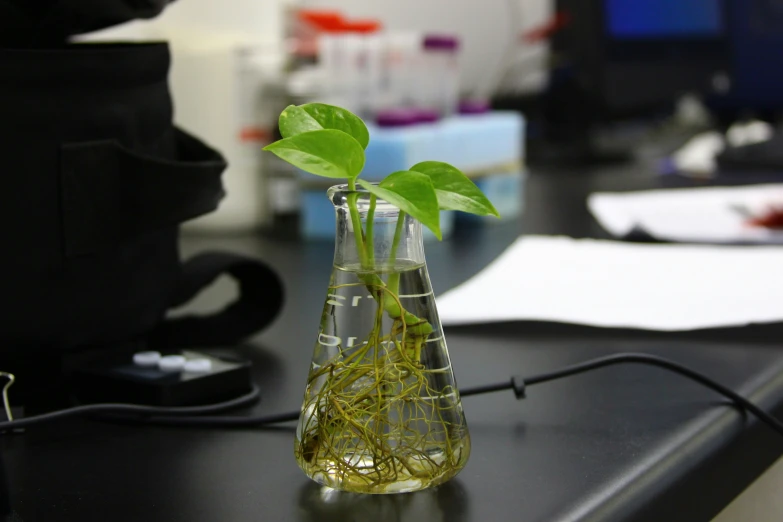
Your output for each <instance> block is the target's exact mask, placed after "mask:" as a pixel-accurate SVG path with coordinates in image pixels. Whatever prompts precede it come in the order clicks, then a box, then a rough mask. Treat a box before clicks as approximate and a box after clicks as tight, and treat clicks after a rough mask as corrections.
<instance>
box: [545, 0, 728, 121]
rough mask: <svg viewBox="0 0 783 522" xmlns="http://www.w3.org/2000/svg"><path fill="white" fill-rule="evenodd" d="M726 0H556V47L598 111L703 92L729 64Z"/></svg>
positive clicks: (642, 107) (639, 107)
mask: <svg viewBox="0 0 783 522" xmlns="http://www.w3.org/2000/svg"><path fill="white" fill-rule="evenodd" d="M727 1H728V0H557V7H558V9H559V10H560V11H562V12H566V13H567V14H568V17H569V19H570V24H569V25H568V26H567V27H566V28H565V29H564V30H563V31H562V32H561V33H560V34H559V35H557V36H556V37H555V40H554V44H553V48H554V51H555V53H556V54H557V55H559V56H560V57H561V58H562V59H563V60H564V63H566V64H567V67H568V68H569V69H570V72H571V74H573V75H574V78H575V80H576V81H577V82H578V84H579V85H580V87H581V88H582V89H584V90H585V94H586V95H587V97H588V98H589V99H590V100H592V101H593V102H594V103H595V104H596V105H597V109H598V114H600V115H602V116H604V117H612V116H618V115H624V114H634V113H643V112H644V111H648V110H651V109H653V108H655V107H661V106H663V105H665V104H673V102H674V100H676V99H677V98H678V97H679V96H680V95H682V94H685V93H688V92H697V93H709V92H711V91H713V89H714V88H715V86H716V85H718V86H719V85H721V82H722V81H724V79H725V76H726V74H727V70H728V65H729V42H728V37H727V35H728V30H727V22H728V20H727V18H728V16H727V6H726V2H727Z"/></svg>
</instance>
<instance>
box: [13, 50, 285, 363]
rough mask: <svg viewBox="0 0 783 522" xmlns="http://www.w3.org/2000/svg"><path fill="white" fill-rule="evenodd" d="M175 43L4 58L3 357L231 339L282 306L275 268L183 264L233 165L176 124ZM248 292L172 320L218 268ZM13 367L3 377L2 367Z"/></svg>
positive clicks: (225, 261)
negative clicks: (187, 241)
mask: <svg viewBox="0 0 783 522" xmlns="http://www.w3.org/2000/svg"><path fill="white" fill-rule="evenodd" d="M169 61H170V58H169V52H168V47H167V46H166V45H165V44H141V45H109V44H91V45H84V44H82V45H72V46H63V47H61V48H55V49H36V50H30V49H26V50H25V49H0V158H2V159H1V160H0V161H1V163H0V165H2V168H1V170H0V179H1V180H2V185H1V186H2V204H0V229H1V230H2V233H1V234H0V237H1V238H2V245H3V250H2V254H3V255H2V256H0V303H2V308H1V309H0V362H1V359H2V358H3V356H5V355H8V354H9V353H11V352H14V351H19V352H21V353H25V354H27V356H29V355H30V354H31V353H35V352H39V351H46V352H52V351H66V350H71V349H74V348H77V347H81V346H109V345H113V344H117V343H126V342H129V341H134V340H141V341H142V342H149V343H150V344H152V345H155V346H168V347H180V346H193V345H202V346H203V345H208V344H222V343H234V342H237V341H239V340H241V339H242V338H244V337H246V336H248V335H250V334H252V333H253V332H255V331H258V330H259V329H261V328H263V327H264V326H265V325H266V324H268V323H269V322H270V321H271V320H272V319H273V318H274V316H275V315H276V313H277V311H278V310H279V308H280V306H281V304H282V287H281V284H280V281H279V279H278V278H277V276H276V275H275V274H274V273H273V272H272V271H271V270H270V269H269V268H267V267H266V266H265V265H264V264H262V263H260V262H258V261H256V260H252V259H247V258H243V257H240V256H237V255H234V254H225V253H213V254H205V255H202V256H199V257H198V258H196V259H193V260H191V261H189V262H188V263H186V264H184V265H183V264H181V263H180V259H179V254H178V246H177V242H178V225H179V224H180V223H182V222H183V221H185V220H187V219H190V218H193V217H196V216H199V215H202V214H205V213H207V212H210V211H212V210H214V209H215V208H217V205H218V202H219V200H220V199H221V198H222V197H223V189H222V184H221V180H220V177H221V174H222V172H223V170H224V168H225V166H226V164H225V162H224V160H223V158H222V157H221V156H220V154H218V153H217V152H216V151H214V150H212V149H210V148H209V147H207V146H206V145H204V144H203V143H201V142H200V141H199V140H198V139H196V138H194V137H193V136H190V135H188V134H187V133H185V132H184V131H182V130H181V129H178V128H176V127H175V126H173V124H172V103H171V99H170V94H169V89H168V84H167V74H168V69H169ZM224 272H227V273H230V274H231V275H233V276H234V277H235V278H237V279H239V280H240V286H241V289H242V292H241V293H242V295H241V297H240V299H239V301H237V302H236V303H234V304H233V305H231V306H229V307H228V308H226V309H225V310H223V311H222V312H220V313H218V314H217V315H216V316H214V317H208V318H183V319H179V320H177V321H171V322H165V321H164V316H165V313H166V310H167V309H168V308H170V307H172V306H176V305H179V304H182V303H183V302H185V301H187V300H188V299H189V298H190V297H192V296H193V295H194V294H195V293H197V292H198V291H199V290H200V289H201V288H202V287H203V286H205V285H206V284H208V283H210V282H211V281H212V280H213V279H214V278H216V277H217V276H218V275H219V274H221V273H224ZM0 369H2V368H0Z"/></svg>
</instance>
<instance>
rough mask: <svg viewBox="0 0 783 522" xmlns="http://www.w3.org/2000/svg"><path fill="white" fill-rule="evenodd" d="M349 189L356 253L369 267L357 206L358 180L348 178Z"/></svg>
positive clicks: (365, 266) (363, 265) (361, 261)
mask: <svg viewBox="0 0 783 522" xmlns="http://www.w3.org/2000/svg"><path fill="white" fill-rule="evenodd" d="M348 190H350V191H351V192H352V194H349V195H348V211H349V212H350V214H351V224H352V225H353V237H354V238H355V239H356V253H357V254H358V255H359V262H360V263H361V264H362V267H364V268H368V267H367V254H366V252H365V250H364V240H363V238H362V220H361V219H359V210H358V209H357V208H356V199H357V198H358V197H359V194H357V193H356V180H355V179H354V178H348Z"/></svg>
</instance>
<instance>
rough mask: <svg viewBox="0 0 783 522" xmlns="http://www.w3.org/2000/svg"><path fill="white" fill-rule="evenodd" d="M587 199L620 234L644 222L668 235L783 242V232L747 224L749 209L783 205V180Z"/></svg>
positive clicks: (607, 226) (694, 240)
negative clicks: (777, 182) (764, 183)
mask: <svg viewBox="0 0 783 522" xmlns="http://www.w3.org/2000/svg"><path fill="white" fill-rule="evenodd" d="M587 204H588V207H589V209H590V212H592V214H593V215H594V216H595V218H596V219H597V220H598V222H599V223H600V224H601V226H603V227H604V228H605V229H606V230H607V231H608V232H609V233H611V234H612V235H614V236H616V237H623V236H625V235H626V234H628V233H629V232H630V231H631V230H632V229H633V228H634V227H639V228H640V229H642V230H644V231H645V232H647V233H648V234H650V235H651V236H653V237H655V238H658V239H661V240H667V241H678V242H688V243H768V244H783V233H781V232H779V231H777V232H776V231H771V230H767V229H763V228H757V227H749V226H747V225H746V224H745V223H746V221H747V219H748V215H747V214H751V215H757V214H761V213H763V212H764V211H766V210H768V209H769V207H770V206H774V205H776V206H783V184H766V185H751V186H743V187H728V188H727V187H709V188H695V189H667V190H649V191H644V192H629V193H617V194H613V193H596V194H591V195H590V197H589V198H588V201H587Z"/></svg>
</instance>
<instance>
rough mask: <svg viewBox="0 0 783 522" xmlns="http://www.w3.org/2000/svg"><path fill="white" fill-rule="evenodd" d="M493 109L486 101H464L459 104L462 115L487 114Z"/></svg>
mask: <svg viewBox="0 0 783 522" xmlns="http://www.w3.org/2000/svg"><path fill="white" fill-rule="evenodd" d="M491 109H492V107H491V106H490V104H489V102H487V101H485V100H463V101H461V102H460V103H459V109H458V112H459V113H460V114H486V113H488V112H489V111H490V110H491Z"/></svg>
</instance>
